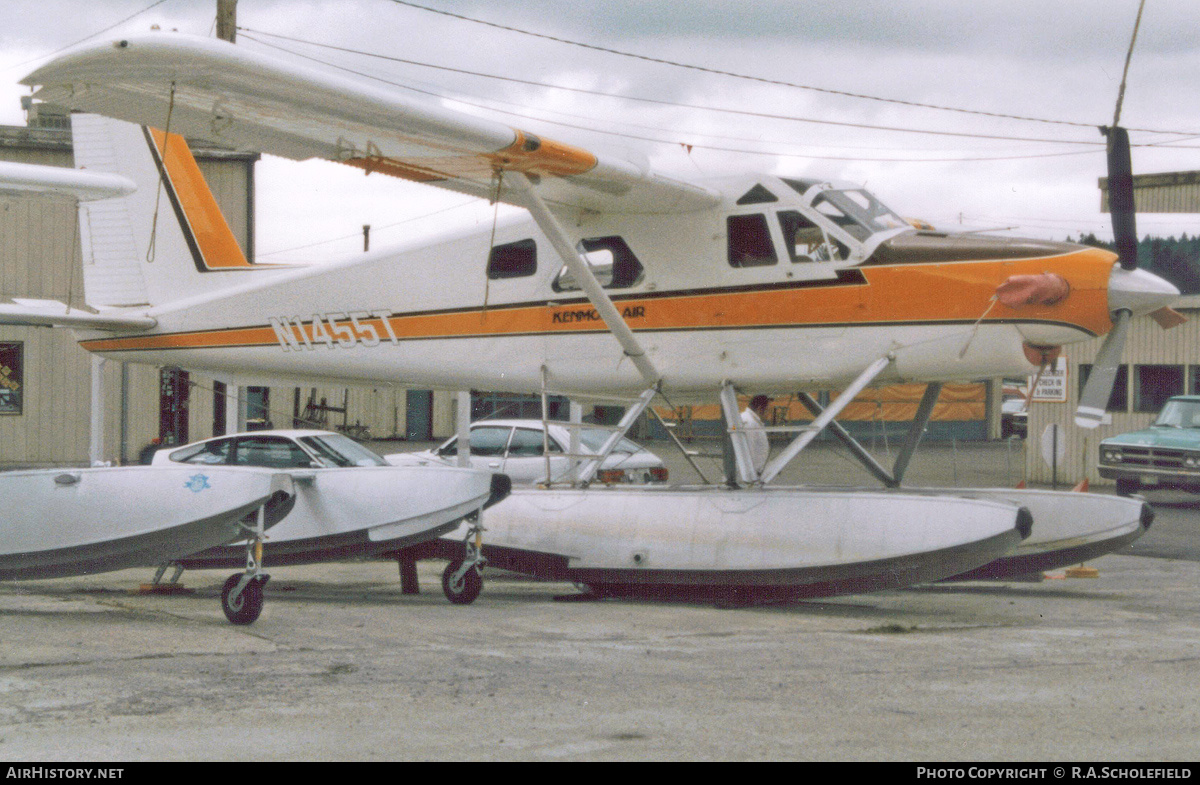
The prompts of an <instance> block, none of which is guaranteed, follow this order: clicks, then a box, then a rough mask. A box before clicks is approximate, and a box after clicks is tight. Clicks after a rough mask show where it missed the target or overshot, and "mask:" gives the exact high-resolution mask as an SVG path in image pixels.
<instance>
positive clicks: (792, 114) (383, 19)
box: [0, 0, 1200, 261]
mask: <svg viewBox="0 0 1200 785" xmlns="http://www.w3.org/2000/svg"><path fill="white" fill-rule="evenodd" d="M152 2H153V0H88V2H82V1H81V0H74V1H72V0H9V2H7V3H6V4H5V6H4V11H3V12H0V20H3V22H4V24H3V25H0V123H4V124H23V122H24V115H23V113H22V111H21V108H20V105H19V97H20V96H21V95H23V94H26V93H27V92H28V90H27V88H23V87H21V86H20V85H18V84H17V82H18V80H19V79H20V78H21V77H22V76H24V75H25V74H26V73H28V72H29V71H30V70H32V69H33V68H34V67H35V66H37V65H39V64H40V63H42V62H44V61H45V59H46V58H47V56H49V55H51V54H52V53H54V52H56V51H58V50H61V49H63V48H65V47H67V46H69V45H72V44H74V43H76V42H79V41H80V40H82V39H87V40H89V41H91V40H95V41H100V40H104V39H106V38H113V37H117V36H119V35H122V34H131V33H136V32H139V31H144V30H148V29H149V28H150V26H151V25H158V26H160V27H161V28H163V29H168V30H170V29H178V30H179V31H181V32H186V33H192V34H197V35H211V34H212V32H213V27H214V22H213V19H214V13H215V7H216V0H160V1H159V2H157V3H153V5H152ZM418 5H420V6H426V7H427V8H431V9H435V10H434V11H430V10H425V9H422V8H419V7H415V6H418ZM1137 10H1138V0H1006V2H1003V3H993V4H988V6H987V7H983V6H982V4H976V3H964V2H961V0H855V2H853V3H847V2H844V0H841V1H839V2H832V1H831V2H826V0H807V1H806V0H743V2H741V3H737V4H733V3H729V2H726V1H725V0H690V1H684V0H672V1H668V0H605V2H597V3H594V4H590V3H580V2H577V1H576V2H563V1H561V0H538V1H537V2H534V1H533V0H414V3H412V4H410V3H408V2H400V1H399V0H286V1H285V0H241V2H240V4H239V8H238V24H239V26H241V27H242V28H244V29H243V30H242V31H241V32H240V33H239V39H238V44H239V45H240V46H244V47H247V48H252V49H255V50H257V51H261V52H264V53H270V54H273V55H274V56H278V57H283V58H294V59H297V61H299V62H306V63H309V64H312V63H313V59H316V60H320V61H324V62H326V63H328V64H329V65H328V66H325V67H341V68H350V69H353V70H355V71H358V72H360V73H362V74H365V75H369V76H370V77H374V78H376V79H382V80H385V81H387V82H391V83H397V84H400V85H406V86H409V87H412V88H416V89H419V90H422V91H426V92H432V93H435V94H436V95H438V96H442V98H441V99H440V100H442V101H443V102H447V105H449V106H454V107H456V108H459V109H462V110H463V111H468V112H472V113H479V114H486V115H488V116H490V117H494V118H496V119H500V120H503V121H504V122H507V123H509V124H511V125H514V126H517V127H521V128H524V129H527V130H531V131H534V132H536V133H539V134H541V135H543V136H546V137H552V138H556V139H560V140H563V141H567V142H574V143H576V144H583V145H585V146H590V147H593V148H603V149H605V150H607V151H620V150H622V149H624V148H628V149H632V150H636V151H639V152H641V153H642V154H644V155H647V156H649V157H650V159H651V160H652V161H653V163H654V165H655V166H657V167H659V168H662V169H664V170H667V171H670V172H672V173H674V174H676V175H679V176H684V177H700V176H704V175H709V174H724V173H728V172H731V171H739V170H760V171H768V172H773V173H790V174H795V175H802V176H814V177H822V178H829V179H841V180H850V181H854V182H857V183H860V184H865V185H866V186H867V187H868V188H869V189H871V190H873V191H875V192H876V193H877V194H878V195H879V196H880V197H881V198H882V199H883V200H884V201H886V202H888V203H889V204H890V205H891V206H892V207H894V208H895V209H896V210H897V211H898V212H900V213H901V214H903V215H906V216H913V217H921V218H924V219H926V220H928V221H931V222H933V223H935V224H937V225H939V226H940V227H944V228H954V227H957V226H962V227H964V228H1008V227H1012V229H1010V233H1014V234H1022V235H1027V236H1037V237H1050V238H1056V239H1064V238H1066V237H1067V236H1078V235H1079V234H1081V233H1086V232H1095V233H1096V234H1097V235H1101V236H1105V235H1108V234H1109V233H1110V229H1109V223H1108V217H1107V216H1106V215H1104V214H1102V213H1100V212H1099V191H1098V189H1097V186H1096V180H1097V178H1098V177H1099V176H1101V175H1103V174H1104V171H1103V170H1104V155H1103V147H1102V146H1101V145H1100V144H1099V143H1100V142H1101V141H1102V139H1101V136H1100V133H1099V131H1098V128H1097V127H1098V126H1100V125H1105V124H1109V123H1111V122H1112V120H1113V112H1114V107H1115V104H1116V99H1117V93H1118V87H1119V85H1120V81H1121V74H1122V70H1123V67H1124V63H1125V55H1126V50H1127V48H1128V46H1129V40H1130V35H1131V33H1132V31H1133V26H1134V21H1135V19H1136V16H1137ZM437 12H448V13H437ZM448 14H456V15H460V16H462V17H469V18H470V19H463V18H456V17H455V16H451V15H448ZM487 23H490V24H487ZM110 27H111V29H110V30H107V31H106V32H101V31H104V30H105V29H106V28H110ZM506 28H515V29H506ZM97 33H99V35H97ZM289 39H299V40H289ZM554 39H562V40H554ZM579 44H587V45H588V46H581V45H579ZM331 47H340V48H342V49H350V50H355V51H357V52H366V53H370V54H373V55H380V56H382V57H370V56H367V55H363V54H354V53H350V52H345V51H338V50H336V49H333V48H331ZM605 49H607V50H617V52H621V53H625V54H618V53H616V52H613V51H603V50H605ZM630 55H637V56H638V57H634V56H630ZM301 58H303V59H301ZM385 58H392V59H385ZM396 58H402V59H404V60H408V61H413V63H400V62H396V61H395V59H396ZM658 61H671V62H672V63H675V64H674V65H672V64H668V63H664V62H658ZM414 63H419V64H421V65H417V64H414ZM684 66H691V67H684ZM446 69H458V70H459V71H471V72H475V73H476V74H481V75H467V74H463V73H456V72H453V71H450V70H446ZM717 72H723V73H717ZM483 75H486V76H483ZM488 77H501V78H488ZM744 77H753V78H744ZM364 78H367V77H364ZM512 80H520V81H512ZM531 82H532V83H535V84H529V83H531ZM396 89H400V88H396ZM1198 91H1200V3H1197V2H1195V0H1146V9H1145V13H1144V16H1143V19H1142V23H1141V29H1140V31H1139V35H1138V40H1137V46H1136V49H1135V50H1134V55H1133V60H1132V66H1131V68H1130V71H1129V79H1128V87H1127V89H1126V94H1125V100H1124V106H1123V109H1122V114H1121V121H1122V124H1123V125H1125V126H1126V127H1129V128H1130V129H1132V130H1131V137H1132V141H1133V143H1134V144H1135V145H1140V146H1138V147H1136V148H1135V150H1134V153H1133V157H1134V170H1135V171H1136V172H1163V171H1179V170H1192V169H1200V100H1197V99H1198V97H1200V96H1198V95H1197V93H1198ZM638 99H641V100H638ZM428 100H435V99H428ZM935 107H941V108H935ZM717 110H724V111H717ZM762 115H776V116H779V117H776V118H767V117H763V116H762ZM1018 118H1024V119H1018ZM685 145H690V152H689V151H688V149H687V148H685ZM258 186H259V195H258V199H259V201H258V208H259V227H258V250H259V253H260V254H262V255H264V257H265V258H269V259H274V260H279V261H283V260H291V259H313V260H315V259H319V258H322V257H327V256H330V255H341V254H345V253H353V252H355V250H356V249H359V248H361V227H362V225H363V224H371V225H372V227H373V235H372V243H373V246H374V247H378V244H384V243H387V242H389V241H393V240H394V241H398V240H401V239H404V238H406V237H411V236H413V235H419V234H422V233H424V232H428V231H432V230H433V229H434V228H437V227H441V226H444V225H445V224H446V223H456V222H457V223H462V222H480V221H489V220H491V217H492V211H491V209H490V208H488V207H487V206H486V205H485V204H481V203H478V202H472V201H471V200H469V199H467V198H466V197H464V196H461V195H456V194H449V193H446V192H442V191H439V190H436V189H431V188H428V187H426V186H419V185H414V184H409V183H403V182H398V181H395V180H392V179H388V178H384V177H380V176H378V175H376V176H372V177H369V178H368V177H364V176H363V175H362V174H361V173H360V172H357V171H351V170H346V167H341V166H338V165H336V164H328V163H321V162H313V163H306V164H293V163H290V162H284V161H280V160H278V159H269V158H267V159H264V161H263V163H262V164H260V168H259V181H258ZM1139 230H1140V231H1141V233H1143V234H1154V235H1162V236H1166V235H1171V234H1179V233H1180V232H1188V233H1189V234H1196V233H1198V232H1200V215H1197V216H1191V215H1142V216H1140V217H1139ZM338 238H342V239H338Z"/></svg>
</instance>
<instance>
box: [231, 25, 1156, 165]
mask: <svg viewBox="0 0 1200 785" xmlns="http://www.w3.org/2000/svg"><path fill="white" fill-rule="evenodd" d="M238 30H239V31H245V32H247V33H253V34H255V35H266V36H270V37H272V38H280V39H283V40H286V41H292V42H294V43H300V44H307V45H309V46H316V47H320V48H323V49H331V50H333V51H338V52H345V53H348V54H355V55H362V56H364V57H371V58H375V59H378V60H386V61H389V62H393V63H402V64H404V65H412V66H417V67H420V68H430V69H434V70H438V71H446V72H449V73H456V74H463V75H466V76H474V77H479V78H482V79H494V80H498V81H502V82H509V83H511V84H521V85H528V86H532V87H540V88H544V89H548V90H562V91H564V92H570V93H579V94H581V95H592V96H601V97H604V98H615V99H620V100H627V101H637V102H640V103H648V104H657V105H659V106H671V107H677V108H682V109H697V110H701V111H706V112H716V113H721V114H734V115H741V116H743V117H754V118H761V119H767V120H786V121H789V122H798V123H813V124H817V125H831V126H839V127H842V128H860V129H865V130H873V131H893V132H898V133H910V134H929V135H934V136H957V137H963V138H968V139H987V140H990V141H1007V142H1040V143H1045V144H1075V145H1079V144H1086V145H1096V146H1103V145H1104V142H1100V141H1096V142H1091V141H1083V140H1080V141H1072V140H1069V139H1048V138H1042V137H1029V136H1005V135H1000V134H982V133H971V132H966V131H938V130H933V129H928V128H912V127H905V126H894V125H878V124H873V123H851V122H846V121H841V120H827V119H818V118H813V117H799V116H796V115H784V114H773V113H769V112H752V111H749V110H745V109H732V108H729V107H721V106H709V105H705V104H691V103H683V102H680V101H667V100H664V99H659V98H647V97H644V96H637V95H613V94H612V93H607V92H604V91H602V90H588V89H586V88H581V87H567V86H564V85H555V84H549V83H546V82H536V81H533V80H530V79H518V78H516V77H509V76H500V75H497V74H489V73H483V72H480V71H470V70H467V69H463V68H452V67H450V66H443V65H434V64H432V63H425V62H421V61H419V60H410V59H406V58H403V57H393V56H390V55H383V54H379V53H377V52H367V51H364V50H360V49H350V48H347V47H342V46H335V45H333V44H323V43H320V42H318V41H309V40H305V39H303V38H295V37H292V36H286V35H281V34H279V33H269V32H266V31H263V30H253V29H251V28H245V27H239V28H238ZM250 40H252V41H255V42H257V43H260V44H263V45H264V46H271V44H269V43H268V42H266V41H261V40H259V39H256V38H253V37H251V38H250ZM275 48H277V49H280V50H281V51H285V52H289V53H291V54H295V55H297V56H298V57H305V55H303V54H300V53H298V52H295V51H293V50H288V49H284V48H283V47H278V46H277V47H275ZM309 59H313V60H314V62H320V63H324V64H325V65H330V66H332V67H335V68H339V67H341V66H337V65H334V64H332V63H327V62H325V61H322V60H315V58H309ZM364 76H365V74H364ZM375 78H378V77H375ZM381 81H385V82H386V80H382V79H381ZM387 83H388V84H393V85H395V86H397V87H404V86H405V85H399V84H396V83H394V82H387ZM1078 125H1085V124H1082V123H1081V124H1078ZM1086 127H1087V128H1093V126H1090V125H1086ZM1161 133H1172V132H1166V131H1164V132H1161Z"/></svg>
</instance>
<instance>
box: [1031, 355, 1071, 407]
mask: <svg viewBox="0 0 1200 785" xmlns="http://www.w3.org/2000/svg"><path fill="white" fill-rule="evenodd" d="M1034 378H1035V377H1030V379H1029V383H1030V384H1033V379H1034ZM1033 400H1035V401H1049V402H1052V403H1066V401H1067V360H1066V358H1065V357H1059V358H1058V359H1057V360H1055V361H1054V364H1053V365H1051V366H1050V367H1049V368H1047V369H1046V370H1044V371H1042V375H1041V377H1040V378H1038V380H1037V386H1036V387H1034V388H1033Z"/></svg>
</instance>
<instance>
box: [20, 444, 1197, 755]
mask: <svg viewBox="0 0 1200 785" xmlns="http://www.w3.org/2000/svg"><path fill="white" fill-rule="evenodd" d="M654 446H655V447H656V448H657V447H658V445H654ZM1018 447H1019V445H1018ZM1011 449H1013V447H1012V446H1010V445H1005V444H1003V443H997V444H990V445H970V446H963V445H957V446H950V445H947V446H945V447H943V446H941V445H935V446H932V447H927V448H925V449H924V450H923V452H922V453H921V454H920V455H919V456H918V458H917V460H916V461H914V464H913V467H912V470H911V471H910V475H909V476H910V480H911V481H913V482H914V483H920V484H930V485H947V484H961V485H963V486H964V487H968V486H971V485H974V486H979V485H1006V484H1010V483H1009V480H1012V481H1013V482H1015V481H1016V480H1019V479H1020V478H1019V475H1018V476H1015V477H1014V476H1012V475H1010V474H1008V470H1007V469H1006V467H1005V461H1006V456H1007V454H1008V453H1007V451H1008V450H1011ZM837 450H839V448H836V447H833V446H829V447H825V446H821V447H820V448H819V449H818V450H816V451H814V452H812V453H811V454H809V455H808V456H806V459H807V460H806V461H805V462H803V463H802V464H800V465H799V466H798V467H797V469H796V470H797V471H802V472H803V474H804V476H805V477H806V478H809V480H810V481H812V482H830V481H834V482H842V483H849V484H855V483H859V482H862V483H864V484H865V483H866V480H860V479H857V478H856V475H855V472H856V471H858V470H856V469H854V465H853V464H851V463H849V462H848V461H847V460H845V459H844V458H843V457H842V456H840V455H839V454H838V453H837V452H836V451H837ZM662 452H663V455H664V457H666V458H667V460H668V462H669V464H670V465H671V467H672V476H673V477H682V476H683V475H682V474H680V475H676V474H675V472H676V471H677V469H676V466H675V463H674V461H675V460H676V459H675V458H673V457H667V455H668V454H667V451H666V450H663V451H662ZM678 471H680V472H682V469H679V470H678ZM821 472H828V473H829V474H821ZM831 478H832V479H831ZM955 480H957V482H955ZM1151 500H1152V501H1153V495H1152V496H1151ZM1198 520H1200V519H1198V518H1197V511H1196V509H1195V507H1194V505H1193V503H1192V502H1191V501H1190V500H1189V499H1187V498H1181V499H1175V500H1165V501H1164V502H1163V503H1162V504H1161V505H1160V515H1159V519H1158V520H1156V522H1155V525H1154V527H1152V528H1151V531H1150V533H1149V534H1147V535H1146V536H1145V537H1143V538H1142V540H1140V541H1139V542H1137V543H1135V544H1134V545H1133V546H1132V547H1131V548H1130V549H1129V553H1127V554H1118V555H1110V556H1105V557H1103V558H1101V559H1098V560H1096V561H1095V562H1093V563H1091V566H1094V567H1095V568H1096V569H1097V570H1098V573H1099V577H1096V578H1069V577H1066V575H1065V574H1064V573H1063V572H1058V573H1054V574H1051V575H1049V576H1048V578H1047V579H1046V580H1043V581H1041V582H1038V583H1019V582H977V583H968V584H953V585H928V586H920V587H915V588H910V589H905V590H901V591H888V592H881V593H876V594H870V595H860V596H850V597H841V598H835V599H828V600H821V601H809V602H795V603H789V604H782V605H762V606H753V607H748V608H739V609H728V608H720V607H714V606H712V605H707V604H699V603H664V602H622V601H602V602H560V601H556V599H555V598H556V597H559V596H562V595H567V594H571V593H572V592H573V591H574V588H573V587H571V586H569V585H566V584H560V583H542V582H537V581H531V580H526V579H523V578H521V577H519V576H513V575H508V574H500V573H497V572H494V571H492V572H489V575H488V577H487V581H486V585H485V588H484V591H483V594H482V595H481V596H480V598H479V599H478V600H477V601H476V602H475V603H474V604H472V605H469V606H455V605H451V604H450V603H448V602H447V601H446V600H445V599H444V598H443V597H442V595H441V591H440V585H439V574H440V571H441V568H442V566H443V565H442V564H440V563H437V562H422V563H421V565H420V578H421V584H422V591H421V593H420V594H418V595H415V596H414V595H405V594H403V593H402V592H401V590H400V585H399V580H398V574H397V568H396V565H395V564H392V563H388V562H379V561H371V562H365V561H345V562H338V563H333V564H326V565H314V566H305V567H289V568H280V569H275V570H272V571H271V572H272V576H273V577H272V580H271V582H270V584H268V587H267V592H266V594H267V598H266V606H265V609H264V611H263V614H262V617H261V618H260V619H259V620H258V621H257V622H255V623H254V624H253V625H250V626H247V627H234V626H231V625H229V624H228V623H227V622H226V621H225V619H224V616H223V614H222V613H221V610H220V607H219V593H220V586H221V583H222V581H223V580H224V579H225V577H226V573H225V572H213V571H206V572H194V573H186V574H185V575H184V584H185V585H186V586H187V587H188V588H189V589H190V590H191V591H190V593H186V594H181V595H176V596H159V595H143V594H139V593H137V591H136V590H137V587H138V585H139V584H140V583H142V582H144V581H147V580H149V578H150V575H151V571H150V570H127V571H124V572H117V573H108V574H103V575H95V576H88V577H81V578H71V579H61V580H52V581H31V582H25V583H5V584H0V641H3V643H2V644H0V758H2V759H4V760H5V761H35V762H72V761H75V762H82V761H88V762H112V763H114V764H119V763H120V762H123V761H141V760H174V761H200V760H204V761H209V760H216V761H248V760H256V761H297V760H301V761H309V760H312V761H316V760H330V761H367V760H379V761H402V760H403V761H407V760H486V761H518V760H535V761H582V760H588V761H591V760H671V761H677V760H819V761H844V760H869V761H919V762H930V761H996V762H1026V761H1072V762H1076V763H1080V762H1082V763H1097V764H1100V763H1104V762H1111V761H1128V760H1134V761H1194V760H1195V759H1196V758H1197V756H1198V754H1200V684H1198V681H1197V679H1196V678H1195V668H1196V664H1197V662H1198V661H1200V617H1198V615H1197V613H1196V608H1197V607H1200V563H1198V562H1197V559H1196V557H1195V551H1194V549H1193V548H1191V547H1190V546H1188V545H1187V543H1186V542H1185V541H1186V540H1187V539H1188V537H1190V534H1191V533H1194V532H1195V527H1196V523H1197V521H1198ZM1160 532H1162V533H1163V535H1164V539H1163V540H1162V541H1161V542H1158V541H1156V540H1155V539H1153V538H1155V537H1156V535H1158V534H1159V533H1160ZM1168 533H1169V534H1170V536H1169V537H1167V536H1166V535H1167V534H1168ZM1168 541H1169V542H1168ZM1176 547H1178V548H1179V550H1178V551H1171V550H1170V549H1171V548H1176ZM1139 548H1148V549H1149V551H1145V552H1144V553H1146V554H1147V555H1130V554H1133V553H1139V551H1138V550H1137V549H1139ZM1151 552H1153V554H1152V555H1150V553H1151ZM1170 554H1174V555H1170Z"/></svg>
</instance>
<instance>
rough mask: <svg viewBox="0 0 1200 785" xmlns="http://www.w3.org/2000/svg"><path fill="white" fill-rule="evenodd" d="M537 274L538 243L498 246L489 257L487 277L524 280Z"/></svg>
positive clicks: (519, 242)
mask: <svg viewBox="0 0 1200 785" xmlns="http://www.w3.org/2000/svg"><path fill="white" fill-rule="evenodd" d="M535 272H537V243H535V242H534V241H533V240H519V241H517V242H515V243H507V244H505V245H497V246H496V247H495V248H493V249H492V252H491V253H490V254H489V255H488V266H487V277H488V278H491V279H492V280H497V279H499V278H524V277H525V276H529V275H533V274H534V273H535Z"/></svg>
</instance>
